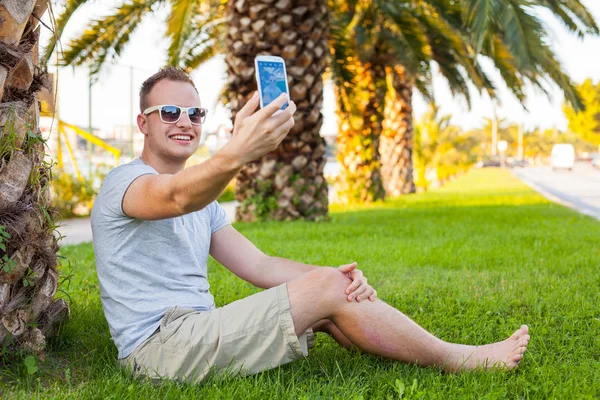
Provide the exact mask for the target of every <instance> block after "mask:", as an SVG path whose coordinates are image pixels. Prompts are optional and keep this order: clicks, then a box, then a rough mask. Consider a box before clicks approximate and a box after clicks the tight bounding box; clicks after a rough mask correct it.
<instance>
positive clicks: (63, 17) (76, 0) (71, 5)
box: [41, 0, 89, 64]
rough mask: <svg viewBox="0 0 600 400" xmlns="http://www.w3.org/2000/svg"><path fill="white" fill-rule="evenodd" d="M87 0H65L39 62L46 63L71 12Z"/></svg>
mask: <svg viewBox="0 0 600 400" xmlns="http://www.w3.org/2000/svg"><path fill="white" fill-rule="evenodd" d="M88 1H89V0H67V2H66V4H65V9H64V11H63V12H62V14H60V16H59V17H58V19H57V20H56V23H55V26H54V35H53V36H52V37H51V38H50V42H49V43H48V45H47V46H46V48H45V49H44V54H43V56H42V59H41V62H42V63H43V64H47V63H48V60H50V57H51V56H52V53H53V52H54V49H55V48H56V44H57V43H58V41H59V40H60V38H61V36H62V33H63V31H64V29H65V26H66V25H67V23H68V22H69V19H71V16H72V15H73V13H75V11H77V9H78V8H79V7H81V6H82V5H83V4H85V3H87V2H88Z"/></svg>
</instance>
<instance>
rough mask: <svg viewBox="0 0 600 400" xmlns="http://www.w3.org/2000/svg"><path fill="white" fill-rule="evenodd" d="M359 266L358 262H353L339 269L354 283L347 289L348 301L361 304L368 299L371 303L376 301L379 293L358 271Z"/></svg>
mask: <svg viewBox="0 0 600 400" xmlns="http://www.w3.org/2000/svg"><path fill="white" fill-rule="evenodd" d="M357 265H358V264H357V263H356V262H353V263H352V264H346V265H342V266H340V267H338V271H340V272H341V273H343V274H344V275H346V276H347V277H348V278H350V279H351V280H352V283H351V284H350V285H349V286H348V288H347V289H346V295H348V297H347V299H348V301H353V300H356V301H357V302H359V303H360V302H361V301H363V300H365V299H367V298H368V299H369V300H370V301H375V298H376V297H377V292H376V291H375V289H373V288H372V287H371V285H369V284H368V283H367V278H366V277H365V276H364V275H363V273H362V271H361V270H359V269H356V267H357Z"/></svg>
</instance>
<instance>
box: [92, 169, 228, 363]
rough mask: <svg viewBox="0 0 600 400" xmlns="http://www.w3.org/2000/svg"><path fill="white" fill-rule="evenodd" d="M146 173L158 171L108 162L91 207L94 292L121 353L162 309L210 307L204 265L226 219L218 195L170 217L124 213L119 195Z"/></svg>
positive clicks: (145, 333)
mask: <svg viewBox="0 0 600 400" xmlns="http://www.w3.org/2000/svg"><path fill="white" fill-rule="evenodd" d="M145 174H158V172H156V171H155V170H154V169H153V168H152V167H150V166H148V165H146V164H144V163H143V162H142V161H141V160H139V159H135V160H134V161H132V162H130V163H128V164H124V165H122V166H120V167H117V168H115V169H113V170H112V171H111V172H110V173H109V174H108V175H107V177H106V179H105V181H104V183H103V186H102V189H101V190H100V193H99V194H98V198H97V199H96V201H95V203H94V207H93V209H92V233H93V238H94V252H95V254H96V271H97V273H98V279H99V281H100V295H101V298H102V306H103V307H104V314H105V315H106V319H107V320H108V326H109V327H110V333H111V335H112V338H113V341H114V342H115V345H116V346H117V349H118V350H119V358H124V357H127V356H128V355H129V354H131V352H132V351H133V350H134V349H135V348H136V347H137V346H138V345H140V344H141V343H142V342H143V341H144V340H146V339H147V338H148V337H150V335H152V333H154V331H156V329H157V328H158V326H159V325H160V320H161V319H162V317H163V316H164V314H165V312H166V310H167V308H169V307H171V306H183V307H191V308H195V309H196V310H198V311H206V310H211V309H213V308H214V298H213V296H212V294H211V293H210V290H209V289H210V286H209V284H208V280H207V275H208V274H207V266H206V262H207V260H208V253H209V250H210V239H211V235H212V234H213V233H215V232H216V231H218V230H219V229H221V228H223V227H225V226H227V225H229V221H228V219H227V215H226V213H225V211H224V210H223V209H222V208H221V206H219V204H218V203H217V202H216V201H214V202H212V203H211V204H209V205H208V206H207V207H205V208H204V209H202V210H200V211H196V212H193V213H190V214H186V215H183V216H181V217H176V218H168V219H163V220H158V221H143V220H138V219H134V218H131V217H128V216H127V215H125V213H124V212H123V207H122V202H123V196H124V195H125V192H126V191H127V188H128V187H129V185H131V183H132V182H133V181H134V180H135V179H136V178H138V177H139V176H141V175H145Z"/></svg>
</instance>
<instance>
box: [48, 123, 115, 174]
mask: <svg viewBox="0 0 600 400" xmlns="http://www.w3.org/2000/svg"><path fill="white" fill-rule="evenodd" d="M65 128H68V129H71V130H72V131H73V132H75V133H76V134H77V135H79V136H81V137H82V138H84V139H85V140H87V141H88V142H90V143H92V144H94V145H96V146H98V147H101V148H103V149H104V150H106V151H108V152H109V153H111V154H113V155H114V156H115V164H116V165H117V166H118V165H119V157H120V156H121V150H119V149H117V148H115V147H112V146H111V145H109V144H108V143H106V142H105V141H103V140H102V139H100V138H98V137H96V136H94V135H92V134H90V133H88V132H86V131H84V130H83V129H81V128H79V127H77V126H75V125H71V124H68V123H66V122H64V121H58V155H57V158H58V166H59V168H62V167H63V157H62V148H61V147H62V146H61V140H60V139H61V135H62V136H63V138H64V140H65V144H66V146H67V150H68V151H69V156H70V158H71V160H72V162H73V167H74V168H75V172H77V179H79V180H80V181H81V180H83V178H82V177H81V173H80V171H79V167H78V166H77V162H76V160H75V155H74V154H73V148H72V147H71V145H70V143H69V139H68V137H67V132H66V129H65Z"/></svg>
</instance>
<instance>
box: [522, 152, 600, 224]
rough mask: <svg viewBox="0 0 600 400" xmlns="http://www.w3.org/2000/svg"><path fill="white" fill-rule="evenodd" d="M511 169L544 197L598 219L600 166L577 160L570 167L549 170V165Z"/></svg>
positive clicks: (599, 215) (599, 211)
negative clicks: (598, 167)
mask: <svg viewBox="0 0 600 400" xmlns="http://www.w3.org/2000/svg"><path fill="white" fill-rule="evenodd" d="M512 171H513V173H514V174H515V175H516V176H517V178H519V179H521V180H522V181H523V182H524V183H526V184H527V185H529V186H531V187H532V188H533V189H535V190H537V191H538V192H539V193H540V194H542V195H543V196H544V197H546V198H548V199H550V200H552V201H555V202H557V203H560V204H564V205H566V206H568V207H571V208H573V209H575V210H577V211H579V212H581V213H583V214H587V215H590V216H592V217H595V218H597V219H600V169H596V168H594V167H592V166H591V165H590V164H587V163H577V164H575V168H573V170H572V171H566V170H565V171H563V170H559V171H552V168H550V167H534V168H523V169H519V168H515V169H513V170H512Z"/></svg>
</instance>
